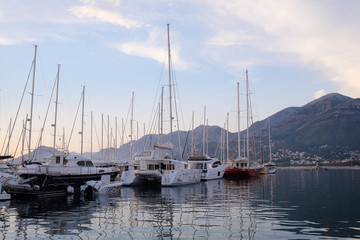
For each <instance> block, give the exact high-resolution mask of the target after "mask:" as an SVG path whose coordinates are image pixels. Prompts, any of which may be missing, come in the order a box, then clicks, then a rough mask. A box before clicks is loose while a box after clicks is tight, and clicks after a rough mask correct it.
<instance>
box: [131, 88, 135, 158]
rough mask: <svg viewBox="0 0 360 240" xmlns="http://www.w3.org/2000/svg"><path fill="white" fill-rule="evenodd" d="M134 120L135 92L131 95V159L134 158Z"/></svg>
mask: <svg viewBox="0 0 360 240" xmlns="http://www.w3.org/2000/svg"><path fill="white" fill-rule="evenodd" d="M133 121H134V92H132V97H131V119H130V159H131V160H132V158H133V142H132V140H133Z"/></svg>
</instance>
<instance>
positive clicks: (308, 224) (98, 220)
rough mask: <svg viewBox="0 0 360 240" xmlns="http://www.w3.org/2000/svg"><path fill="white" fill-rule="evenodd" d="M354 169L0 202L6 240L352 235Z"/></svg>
mask: <svg viewBox="0 0 360 240" xmlns="http://www.w3.org/2000/svg"><path fill="white" fill-rule="evenodd" d="M333 179H336V181H334V180H333ZM359 179H360V171H359V170H349V169H337V170H334V169H329V170H327V171H303V170H291V169H287V170H281V169H280V170H279V171H278V172H277V173H276V174H274V175H262V176H259V177H256V178H252V179H251V180H250V179H248V180H228V179H218V180H211V181H205V182H200V183H196V184H193V185H186V186H180V187H176V188H167V187H165V188H164V187H141V186H139V187H121V188H119V189H118V191H117V192H113V193H112V194H105V195H103V194H99V195H94V196H91V197H85V196H79V197H74V196H65V197H61V198H46V199H39V200H38V199H37V200H25V199H23V200H21V199H12V200H10V201H5V202H1V219H0V227H1V231H0V237H1V238H4V239H34V238H36V239H219V238H222V239H323V238H327V239H356V238H359V237H360V230H359V229H360V227H359V219H358V213H357V212H356V211H354V208H356V207H357V202H358V201H357V199H359V197H360V196H359V193H360V189H359V186H360V183H359Z"/></svg>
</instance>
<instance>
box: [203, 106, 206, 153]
mask: <svg viewBox="0 0 360 240" xmlns="http://www.w3.org/2000/svg"><path fill="white" fill-rule="evenodd" d="M203 129H204V130H203V155H204V156H205V139H206V105H205V107H204V128H203Z"/></svg>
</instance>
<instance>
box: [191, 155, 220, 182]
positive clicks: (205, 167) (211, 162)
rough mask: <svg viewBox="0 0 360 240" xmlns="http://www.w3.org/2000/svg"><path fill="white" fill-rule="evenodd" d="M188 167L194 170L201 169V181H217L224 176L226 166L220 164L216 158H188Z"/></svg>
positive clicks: (204, 156)
mask: <svg viewBox="0 0 360 240" xmlns="http://www.w3.org/2000/svg"><path fill="white" fill-rule="evenodd" d="M188 162H189V165H190V167H191V168H194V169H201V180H204V181H205V180H212V179H219V178H222V177H223V176H224V173H225V169H226V167H227V166H226V165H225V164H221V162H220V160H219V159H217V158H212V157H209V156H208V155H206V154H205V155H203V156H191V157H189V161H188Z"/></svg>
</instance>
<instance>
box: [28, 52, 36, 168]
mask: <svg viewBox="0 0 360 240" xmlns="http://www.w3.org/2000/svg"><path fill="white" fill-rule="evenodd" d="M36 51H37V45H35V53H34V61H33V63H34V64H33V65H34V67H33V81H32V89H31V105H30V119H29V120H30V127H29V154H28V161H29V162H30V161H31V157H30V155H31V132H32V117H33V106H34V89H35V67H36Z"/></svg>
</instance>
